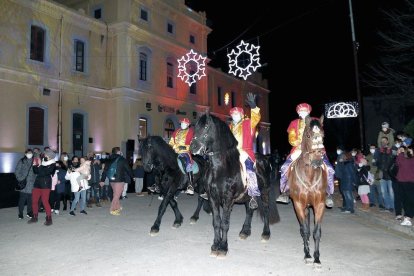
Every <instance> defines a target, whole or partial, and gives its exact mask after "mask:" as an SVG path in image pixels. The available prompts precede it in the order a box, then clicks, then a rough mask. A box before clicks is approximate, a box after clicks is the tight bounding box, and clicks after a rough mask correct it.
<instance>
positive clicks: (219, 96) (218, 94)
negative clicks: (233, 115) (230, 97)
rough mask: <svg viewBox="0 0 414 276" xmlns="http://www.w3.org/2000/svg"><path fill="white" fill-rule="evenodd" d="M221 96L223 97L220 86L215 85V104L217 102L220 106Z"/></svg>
mask: <svg viewBox="0 0 414 276" xmlns="http://www.w3.org/2000/svg"><path fill="white" fill-rule="evenodd" d="M222 97H223V95H222V94H221V87H220V86H217V104H218V106H221V105H222V104H223V101H222Z"/></svg>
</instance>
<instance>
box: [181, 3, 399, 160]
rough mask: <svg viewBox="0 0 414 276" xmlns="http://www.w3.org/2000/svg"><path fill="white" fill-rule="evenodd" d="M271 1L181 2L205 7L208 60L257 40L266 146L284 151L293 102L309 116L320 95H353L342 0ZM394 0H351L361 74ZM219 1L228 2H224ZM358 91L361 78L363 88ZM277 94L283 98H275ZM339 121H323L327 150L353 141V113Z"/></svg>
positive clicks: (219, 61) (221, 61)
mask: <svg viewBox="0 0 414 276" xmlns="http://www.w3.org/2000/svg"><path fill="white" fill-rule="evenodd" d="M271 2H272V4H271V5H272V6H273V8H270V7H269V5H270V1H268V0H263V1H262V0H256V1H249V4H248V5H241V4H240V3H241V1H235V0H226V1H218V0H187V1H186V3H187V5H188V6H190V7H191V8H192V9H194V10H196V11H200V10H201V11H206V14H207V18H208V19H209V25H210V27H211V28H212V30H213V31H212V32H211V33H210V35H209V36H208V57H209V58H210V59H211V62H210V63H209V65H210V66H213V67H221V68H222V69H223V70H224V71H225V72H227V71H228V65H227V64H228V59H227V56H226V54H227V51H231V49H233V48H235V47H236V46H237V45H238V44H239V43H240V40H242V39H243V40H244V41H247V42H249V43H253V44H255V45H260V46H261V48H260V54H261V58H260V61H261V63H262V64H266V65H265V66H264V67H262V68H260V69H259V71H260V72H262V73H263V75H264V77H265V78H267V79H268V81H269V89H270V90H271V94H270V103H269V105H270V122H271V124H272V131H271V143H272V149H275V148H278V149H279V150H280V151H281V152H286V151H288V150H289V149H290V146H289V144H288V142H287V133H286V128H287V126H288V125H289V122H290V121H291V120H292V119H295V118H297V114H296V111H295V107H296V105H297V104H298V103H300V102H307V103H309V104H311V105H312V107H313V111H312V113H311V115H312V116H317V117H319V116H320V115H322V114H323V112H324V104H325V103H327V102H331V101H357V93H356V86H355V79H356V77H355V69H354V55H353V47H352V45H353V44H352V36H351V27H350V26H351V24H350V16H349V6H348V0H325V1H322V0H313V1H306V0H296V1H271ZM390 2H392V3H390ZM401 2H402V1H400V0H392V1H387V0H353V1H352V5H353V14H354V26H355V33H356V39H357V41H358V42H359V45H360V46H359V50H358V63H359V67H358V68H359V72H360V73H361V74H362V73H363V72H364V70H365V68H366V65H367V64H368V63H371V62H373V61H374V60H375V59H376V57H377V56H378V54H379V51H378V42H379V38H378V35H377V32H378V30H384V28H386V21H385V20H384V15H383V14H382V12H381V10H383V9H389V8H390V7H391V8H392V7H393V6H392V5H394V6H395V5H397V4H401ZM223 3H225V5H226V6H228V5H233V7H232V8H231V9H229V8H225V7H223ZM232 41H234V42H232ZM365 90H366V88H365V87H364V86H363V85H362V84H361V93H362V95H364V91H365ZM283 95H284V96H285V97H288V98H289V100H282V99H281V97H282V96H283ZM330 120H333V119H330ZM337 120H338V119H337ZM339 120H344V119H339ZM346 120H347V121H346V122H329V120H328V121H326V124H325V132H326V140H325V142H326V143H325V145H326V147H327V149H328V150H330V151H334V150H335V147H336V146H337V145H343V146H348V147H350V146H351V145H358V144H359V132H358V129H359V128H358V119H346ZM338 129H340V130H341V131H339V132H338Z"/></svg>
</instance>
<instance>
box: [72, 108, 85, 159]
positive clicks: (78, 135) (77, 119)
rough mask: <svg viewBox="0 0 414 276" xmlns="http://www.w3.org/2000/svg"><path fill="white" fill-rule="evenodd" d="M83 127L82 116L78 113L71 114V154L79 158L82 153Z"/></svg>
mask: <svg viewBox="0 0 414 276" xmlns="http://www.w3.org/2000/svg"><path fill="white" fill-rule="evenodd" d="M83 125H84V116H83V115H82V114H79V113H74V114H73V137H72V138H73V139H72V141H73V154H74V155H76V156H78V157H81V156H84V153H83V135H84V134H83Z"/></svg>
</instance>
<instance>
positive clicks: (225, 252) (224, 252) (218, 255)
mask: <svg viewBox="0 0 414 276" xmlns="http://www.w3.org/2000/svg"><path fill="white" fill-rule="evenodd" d="M226 255H227V251H219V252H218V254H217V259H225V258H226Z"/></svg>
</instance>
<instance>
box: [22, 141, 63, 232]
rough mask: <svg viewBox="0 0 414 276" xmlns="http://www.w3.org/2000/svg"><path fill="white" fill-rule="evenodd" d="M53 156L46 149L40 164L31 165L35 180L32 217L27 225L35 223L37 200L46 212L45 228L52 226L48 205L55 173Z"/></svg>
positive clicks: (37, 211)
mask: <svg viewBox="0 0 414 276" xmlns="http://www.w3.org/2000/svg"><path fill="white" fill-rule="evenodd" d="M55 156H56V154H55V153H54V152H53V151H52V150H51V149H47V150H45V152H44V153H43V158H42V163H41V164H40V165H38V164H36V165H33V172H34V173H35V174H36V180H35V182H34V184H33V191H32V209H33V217H32V218H31V219H30V220H29V221H28V223H35V222H37V220H38V213H39V200H42V204H43V206H44V208H45V211H46V222H45V223H44V224H45V225H46V226H49V225H52V210H51V208H50V204H49V196H50V189H51V188H52V176H53V174H54V173H55V169H56V165H55Z"/></svg>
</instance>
